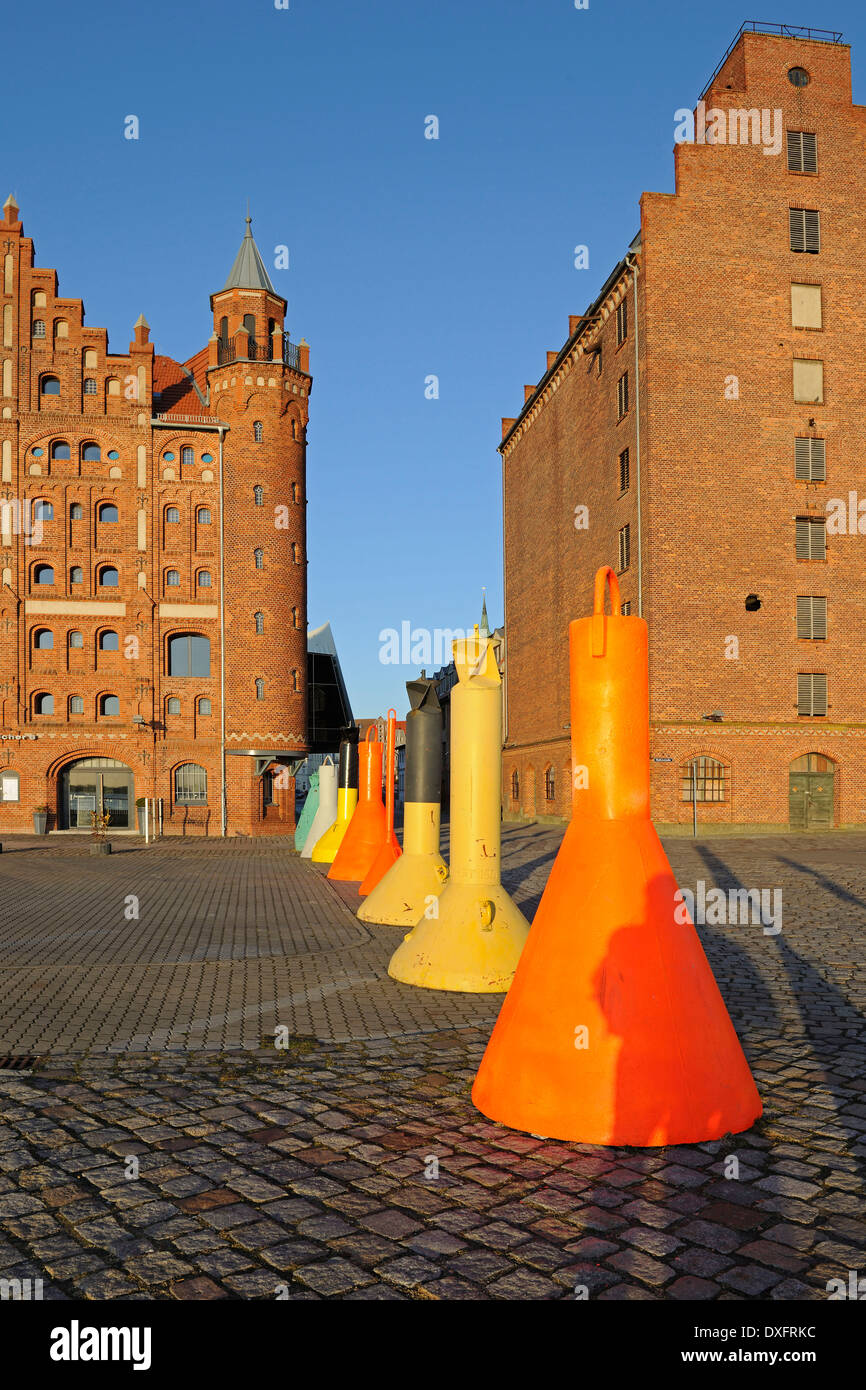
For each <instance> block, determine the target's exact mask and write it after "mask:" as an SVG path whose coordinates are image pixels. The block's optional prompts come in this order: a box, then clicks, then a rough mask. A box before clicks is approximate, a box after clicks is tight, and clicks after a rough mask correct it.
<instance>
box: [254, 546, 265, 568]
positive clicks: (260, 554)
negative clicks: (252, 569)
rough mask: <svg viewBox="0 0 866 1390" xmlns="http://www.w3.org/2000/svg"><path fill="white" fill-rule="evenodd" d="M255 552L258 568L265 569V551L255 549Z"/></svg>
mask: <svg viewBox="0 0 866 1390" xmlns="http://www.w3.org/2000/svg"><path fill="white" fill-rule="evenodd" d="M253 554H254V555H255V560H256V569H257V570H263V569H264V567H265V552H264V551H263V550H255V551H254V552H253Z"/></svg>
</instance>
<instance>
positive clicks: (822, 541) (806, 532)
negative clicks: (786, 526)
mask: <svg viewBox="0 0 866 1390" xmlns="http://www.w3.org/2000/svg"><path fill="white" fill-rule="evenodd" d="M795 553H796V556H797V559H798V560H823V559H825V558H826V554H827V525H826V522H825V520H824V518H823V517H813V516H798V517H797V520H796V529H795Z"/></svg>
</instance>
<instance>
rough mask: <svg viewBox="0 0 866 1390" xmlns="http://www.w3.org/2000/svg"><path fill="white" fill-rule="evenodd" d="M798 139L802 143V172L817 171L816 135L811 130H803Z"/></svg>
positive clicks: (813, 172) (812, 172) (811, 172)
mask: <svg viewBox="0 0 866 1390" xmlns="http://www.w3.org/2000/svg"><path fill="white" fill-rule="evenodd" d="M800 139H801V140H802V145H803V173H804V174H817V172H818V137H817V135H816V134H815V132H814V131H812V130H804V131H803V132H802V133H801V136H800Z"/></svg>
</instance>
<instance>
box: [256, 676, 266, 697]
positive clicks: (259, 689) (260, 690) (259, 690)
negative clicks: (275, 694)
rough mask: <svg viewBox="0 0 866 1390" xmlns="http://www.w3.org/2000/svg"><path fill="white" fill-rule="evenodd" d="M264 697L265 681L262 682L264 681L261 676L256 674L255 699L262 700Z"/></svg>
mask: <svg viewBox="0 0 866 1390" xmlns="http://www.w3.org/2000/svg"><path fill="white" fill-rule="evenodd" d="M264 698H265V683H264V681H263V680H262V678H261V676H257V677H256V699H257V700H263V699H264Z"/></svg>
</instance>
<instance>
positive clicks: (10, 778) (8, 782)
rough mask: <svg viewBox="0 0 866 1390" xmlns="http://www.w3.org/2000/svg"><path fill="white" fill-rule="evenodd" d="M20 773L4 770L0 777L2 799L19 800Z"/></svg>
mask: <svg viewBox="0 0 866 1390" xmlns="http://www.w3.org/2000/svg"><path fill="white" fill-rule="evenodd" d="M18 800H19V794H18V773H17V772H4V774H3V777H2V779H0V801H18Z"/></svg>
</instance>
